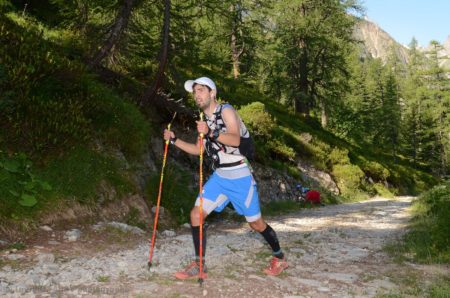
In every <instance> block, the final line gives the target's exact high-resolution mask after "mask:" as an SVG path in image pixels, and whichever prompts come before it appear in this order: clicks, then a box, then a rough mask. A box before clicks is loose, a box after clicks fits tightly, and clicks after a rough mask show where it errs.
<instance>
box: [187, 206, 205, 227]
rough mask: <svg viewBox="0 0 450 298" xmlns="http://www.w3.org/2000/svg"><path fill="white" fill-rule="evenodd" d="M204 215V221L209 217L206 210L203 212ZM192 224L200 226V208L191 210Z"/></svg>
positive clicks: (196, 207)
mask: <svg viewBox="0 0 450 298" xmlns="http://www.w3.org/2000/svg"><path fill="white" fill-rule="evenodd" d="M202 215H203V219H205V218H206V216H208V214H207V213H206V212H205V210H203V214H202ZM191 223H192V224H194V225H198V224H200V208H199V207H198V206H195V207H194V208H192V210H191Z"/></svg>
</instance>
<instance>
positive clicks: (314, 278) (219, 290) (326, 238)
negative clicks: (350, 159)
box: [0, 197, 448, 297]
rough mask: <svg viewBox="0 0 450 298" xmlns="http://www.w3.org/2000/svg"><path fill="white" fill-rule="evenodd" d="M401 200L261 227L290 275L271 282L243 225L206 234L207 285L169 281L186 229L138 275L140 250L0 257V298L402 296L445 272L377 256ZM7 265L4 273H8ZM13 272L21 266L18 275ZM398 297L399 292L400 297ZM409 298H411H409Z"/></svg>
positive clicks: (402, 213) (394, 229)
mask: <svg viewBox="0 0 450 298" xmlns="http://www.w3.org/2000/svg"><path fill="white" fill-rule="evenodd" d="M410 203H411V198H410V197H399V198H396V199H395V200H388V199H383V198H374V199H371V200H369V201H364V202H359V203H352V204H342V205H333V206H326V207H321V208H315V209H305V210H302V211H301V212H297V213H295V214H289V215H286V216H280V217H276V218H268V219H267V221H268V222H269V223H270V224H271V225H272V227H273V228H274V229H275V230H276V231H277V233H278V236H279V239H280V242H281V245H282V247H283V249H284V251H285V252H286V255H287V257H288V261H289V264H290V267H289V268H288V269H287V270H286V272H285V273H283V274H281V276H278V277H267V276H265V275H264V274H263V273H262V272H261V271H262V269H263V268H264V267H265V266H266V265H267V264H268V262H269V260H270V250H269V249H268V247H267V246H266V245H265V243H264V241H263V239H262V237H261V236H260V235H259V234H258V233H254V232H251V231H250V229H249V228H248V227H247V225H246V224H245V223H239V224H236V223H234V224H233V223H226V222H225V223H223V222H222V223H217V224H212V225H210V227H209V229H208V244H207V264H208V268H209V278H208V279H207V280H206V281H205V283H204V284H203V287H199V285H198V283H197V282H196V281H177V280H175V279H174V278H173V277H172V273H173V272H175V271H176V270H178V269H179V268H180V267H181V266H183V265H184V264H186V263H187V262H188V261H189V260H190V257H191V254H192V250H193V249H192V240H191V236H190V232H189V229H187V228H183V229H180V231H177V233H176V234H175V235H172V234H171V233H165V236H163V235H159V236H158V237H159V238H158V240H157V248H156V250H155V254H154V266H153V267H152V269H151V270H150V271H149V270H148V269H147V256H148V243H147V242H145V243H142V242H141V243H139V244H136V245H134V246H133V247H132V248H131V249H122V250H119V251H116V252H112V253H106V252H103V251H99V252H96V253H92V252H91V251H89V253H86V255H83V254H82V255H78V256H74V257H64V256H58V254H56V257H55V254H53V253H48V252H45V249H43V248H42V249H39V247H37V248H36V247H35V249H34V250H33V253H30V254H27V255H21V254H20V253H19V252H18V253H15V254H9V255H7V256H2V259H5V258H6V259H7V260H8V262H7V263H5V264H7V265H3V267H2V268H1V269H0V296H2V297H194V296H195V297H198V296H206V297H375V296H377V295H382V294H389V293H398V292H401V293H409V292H408V287H411V289H415V288H417V287H421V286H422V284H423V285H427V284H428V282H429V281H430V280H432V279H433V278H434V277H435V276H440V275H443V274H448V268H439V267H437V268H431V269H430V267H426V268H425V266H418V265H414V264H408V263H402V264H397V263H395V262H394V261H393V260H392V258H390V257H388V256H387V255H386V253H385V252H384V251H383V246H384V245H386V244H388V243H390V242H392V241H393V240H395V239H398V237H399V236H401V235H402V234H403V233H404V231H405V227H406V224H407V222H408V219H409V216H410V215H409V212H408V208H409V206H410ZM11 262H13V264H12V263H11ZM21 263H23V265H21ZM405 291H406V292H405ZM411 294H412V296H414V293H411Z"/></svg>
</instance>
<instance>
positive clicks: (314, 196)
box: [306, 190, 320, 204]
mask: <svg viewBox="0 0 450 298" xmlns="http://www.w3.org/2000/svg"><path fill="white" fill-rule="evenodd" d="M306 201H309V202H311V203H314V204H319V203H320V192H318V191H317V190H310V191H308V192H307V193H306Z"/></svg>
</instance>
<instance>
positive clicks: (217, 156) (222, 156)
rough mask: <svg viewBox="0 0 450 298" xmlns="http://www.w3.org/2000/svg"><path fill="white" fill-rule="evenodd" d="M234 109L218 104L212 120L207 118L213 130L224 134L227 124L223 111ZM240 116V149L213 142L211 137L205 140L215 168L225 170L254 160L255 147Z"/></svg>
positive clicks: (226, 104)
mask: <svg viewBox="0 0 450 298" xmlns="http://www.w3.org/2000/svg"><path fill="white" fill-rule="evenodd" d="M227 108H231V109H233V107H232V106H231V105H230V104H228V103H225V104H218V107H216V111H215V112H214V113H213V116H212V117H211V119H209V118H208V117H206V123H207V124H208V127H209V128H210V129H211V130H216V129H217V130H219V131H220V132H222V133H225V132H226V131H227V129H226V126H225V122H224V121H223V118H222V110H223V109H227ZM233 110H234V109H233ZM237 116H238V119H239V124H240V125H239V126H240V136H241V139H240V143H239V146H238V147H233V146H228V145H224V144H222V143H220V142H218V141H217V140H211V139H210V138H209V137H207V138H205V140H206V141H205V149H206V152H207V154H208V156H209V157H211V158H212V162H213V168H225V167H233V166H237V165H240V164H242V163H244V162H245V159H247V160H253V159H254V156H255V146H254V143H253V139H252V138H251V136H250V133H249V131H248V129H247V127H246V126H245V124H244V122H243V121H242V119H241V117H239V115H237Z"/></svg>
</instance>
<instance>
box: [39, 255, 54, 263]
mask: <svg viewBox="0 0 450 298" xmlns="http://www.w3.org/2000/svg"><path fill="white" fill-rule="evenodd" d="M36 260H37V261H38V262H39V263H42V264H44V263H45V264H51V263H54V262H55V255H54V254H50V253H48V254H47V253H45V254H39V255H37V257H36Z"/></svg>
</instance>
